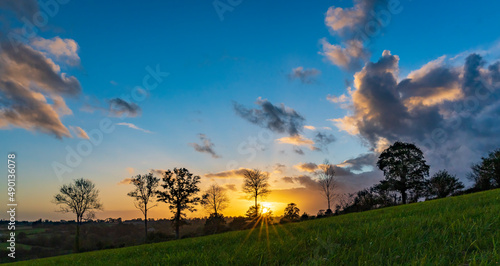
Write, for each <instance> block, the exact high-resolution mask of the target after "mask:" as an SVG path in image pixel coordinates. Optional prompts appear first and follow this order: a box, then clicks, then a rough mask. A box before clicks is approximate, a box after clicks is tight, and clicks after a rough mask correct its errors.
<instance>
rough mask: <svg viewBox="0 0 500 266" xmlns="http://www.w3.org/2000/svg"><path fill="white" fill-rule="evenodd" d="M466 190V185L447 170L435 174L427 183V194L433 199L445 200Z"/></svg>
mask: <svg viewBox="0 0 500 266" xmlns="http://www.w3.org/2000/svg"><path fill="white" fill-rule="evenodd" d="M463 188H464V184H462V182H460V181H459V180H458V178H456V176H454V175H450V174H449V173H448V172H447V171H446V170H441V171H439V172H437V173H435V174H434V175H433V176H432V177H431V179H429V181H428V182H427V194H428V195H429V196H431V197H436V198H445V197H448V196H449V195H452V194H453V193H455V192H457V191H459V190H461V189H463Z"/></svg>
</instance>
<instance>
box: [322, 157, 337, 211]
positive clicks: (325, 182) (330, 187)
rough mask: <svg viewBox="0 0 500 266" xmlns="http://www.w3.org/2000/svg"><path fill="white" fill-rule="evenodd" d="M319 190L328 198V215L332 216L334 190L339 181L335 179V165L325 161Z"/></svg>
mask: <svg viewBox="0 0 500 266" xmlns="http://www.w3.org/2000/svg"><path fill="white" fill-rule="evenodd" d="M318 183H319V188H320V190H321V193H322V194H323V196H324V197H325V198H326V201H327V202H328V209H327V210H326V214H328V215H330V214H332V209H331V208H330V206H331V203H332V201H333V195H334V190H335V188H336V187H337V180H336V179H335V168H334V165H332V164H330V163H329V162H328V161H325V162H324V163H323V165H322V169H321V171H320V172H319V182H318Z"/></svg>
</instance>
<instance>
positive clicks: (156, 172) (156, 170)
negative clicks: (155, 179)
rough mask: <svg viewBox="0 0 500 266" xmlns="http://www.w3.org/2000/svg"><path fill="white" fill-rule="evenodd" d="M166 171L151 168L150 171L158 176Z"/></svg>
mask: <svg viewBox="0 0 500 266" xmlns="http://www.w3.org/2000/svg"><path fill="white" fill-rule="evenodd" d="M166 171H167V170H164V169H151V173H153V174H154V175H157V176H160V177H163V174H164V173H165V172H166Z"/></svg>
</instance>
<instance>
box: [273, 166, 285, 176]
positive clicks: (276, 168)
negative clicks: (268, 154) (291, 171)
mask: <svg viewBox="0 0 500 266" xmlns="http://www.w3.org/2000/svg"><path fill="white" fill-rule="evenodd" d="M273 170H274V171H273V173H276V174H282V173H283V172H285V170H286V165H284V164H281V163H277V164H275V165H274V167H273Z"/></svg>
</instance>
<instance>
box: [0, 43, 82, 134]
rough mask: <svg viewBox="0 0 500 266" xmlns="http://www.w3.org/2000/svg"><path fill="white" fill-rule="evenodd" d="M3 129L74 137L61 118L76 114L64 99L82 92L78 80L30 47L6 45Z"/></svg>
mask: <svg viewBox="0 0 500 266" xmlns="http://www.w3.org/2000/svg"><path fill="white" fill-rule="evenodd" d="M2 44H3V45H2V48H3V49H1V51H0V73H1V74H0V99H1V100H0V128H10V127H19V128H24V129H27V130H31V131H35V130H36V131H40V132H43V133H47V134H51V135H54V136H55V137H57V138H62V137H71V134H70V132H69V130H68V128H67V127H66V126H65V125H64V124H63V123H62V121H61V117H62V116H65V115H70V114H72V111H71V110H70V109H69V108H68V107H67V106H66V103H65V99H64V97H66V96H67V97H75V96H77V95H78V94H79V93H80V92H81V87H80V83H79V82H78V80H77V79H76V78H75V77H72V76H69V75H67V74H66V73H61V72H60V66H59V65H57V64H55V63H54V62H53V61H52V60H51V59H50V58H48V57H47V54H44V53H42V52H40V51H37V50H35V49H33V48H32V47H30V46H28V45H27V44H22V43H18V44H17V45H16V46H12V45H10V44H4V43H2Z"/></svg>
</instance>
